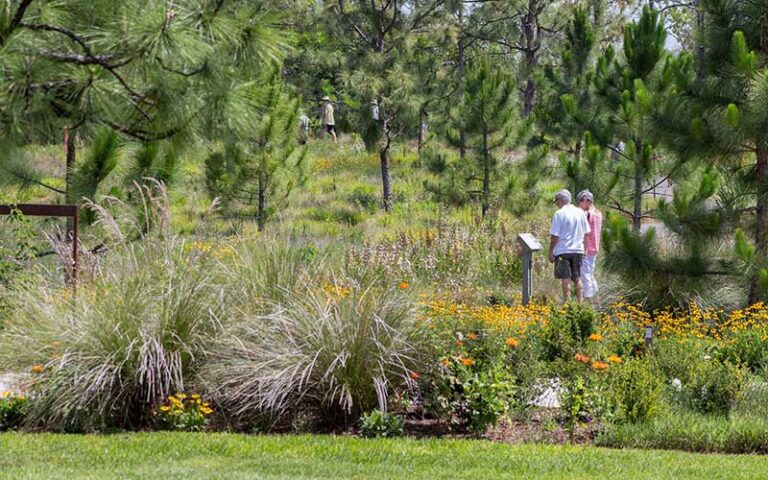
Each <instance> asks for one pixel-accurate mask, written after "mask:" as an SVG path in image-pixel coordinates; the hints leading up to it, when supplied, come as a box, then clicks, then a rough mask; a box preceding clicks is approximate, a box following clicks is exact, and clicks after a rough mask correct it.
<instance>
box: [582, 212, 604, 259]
mask: <svg viewBox="0 0 768 480" xmlns="http://www.w3.org/2000/svg"><path fill="white" fill-rule="evenodd" d="M587 221H589V228H590V230H591V232H589V233H588V234H587V237H586V243H585V244H584V255H586V256H587V257H594V256H595V255H597V252H599V251H600V239H601V237H600V233H601V231H602V229H603V214H602V213H600V210H598V209H596V208H595V207H592V208H590V209H589V211H588V212H587Z"/></svg>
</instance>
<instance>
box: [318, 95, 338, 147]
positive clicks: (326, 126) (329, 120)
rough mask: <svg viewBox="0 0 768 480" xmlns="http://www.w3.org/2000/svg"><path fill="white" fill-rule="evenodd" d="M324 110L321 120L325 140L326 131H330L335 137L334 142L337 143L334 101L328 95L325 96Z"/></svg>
mask: <svg viewBox="0 0 768 480" xmlns="http://www.w3.org/2000/svg"><path fill="white" fill-rule="evenodd" d="M323 102H325V103H324V104H323V112H322V115H321V116H320V121H321V122H322V124H323V140H325V135H326V133H330V134H331V137H333V142H334V143H336V120H335V119H334V118H333V103H331V99H330V98H329V97H328V96H327V95H326V96H325V97H323Z"/></svg>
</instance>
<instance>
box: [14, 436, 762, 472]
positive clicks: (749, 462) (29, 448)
mask: <svg viewBox="0 0 768 480" xmlns="http://www.w3.org/2000/svg"><path fill="white" fill-rule="evenodd" d="M0 478H3V479H6V478H8V479H99V480H105V479H162V478H200V479H218V478H221V479H255V478H267V479H277V478H334V479H336V478H360V479H363V478H365V479H386V478H409V479H410V478H414V479H417V478H439V479H446V478H461V479H497V478H519V479H552V478H563V479H587V478H589V479H592V478H595V479H597V478H600V479H617V480H630V479H641V478H642V479H697V480H698V479H720V480H722V479H760V478H768V458H766V457H759V456H724V455H698V454H689V453H681V452H670V451H641V450H610V449H600V448H594V447H571V446H565V447H564V446H542V445H515V446H509V445H504V444H498V443H491V442H485V441H471V440H413V439H405V440H402V439H398V440H364V439H357V438H346V437H330V436H247V435H234V434H184V433H138V434H121V435H51V434H40V435H31V434H2V435H0Z"/></svg>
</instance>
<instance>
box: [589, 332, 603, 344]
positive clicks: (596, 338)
mask: <svg viewBox="0 0 768 480" xmlns="http://www.w3.org/2000/svg"><path fill="white" fill-rule="evenodd" d="M589 339H590V340H592V341H593V342H600V341H602V340H603V336H602V335H600V334H599V333H593V334H592V335H590V336H589Z"/></svg>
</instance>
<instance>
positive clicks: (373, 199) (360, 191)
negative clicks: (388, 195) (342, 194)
mask: <svg viewBox="0 0 768 480" xmlns="http://www.w3.org/2000/svg"><path fill="white" fill-rule="evenodd" d="M347 201H349V203H351V204H352V205H353V206H355V207H358V208H361V209H363V210H366V211H368V212H370V213H374V212H376V210H377V209H378V208H379V195H378V192H377V190H376V188H374V187H372V186H370V185H357V186H356V187H354V188H353V189H352V191H351V192H350V193H349V195H348V196H347Z"/></svg>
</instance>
